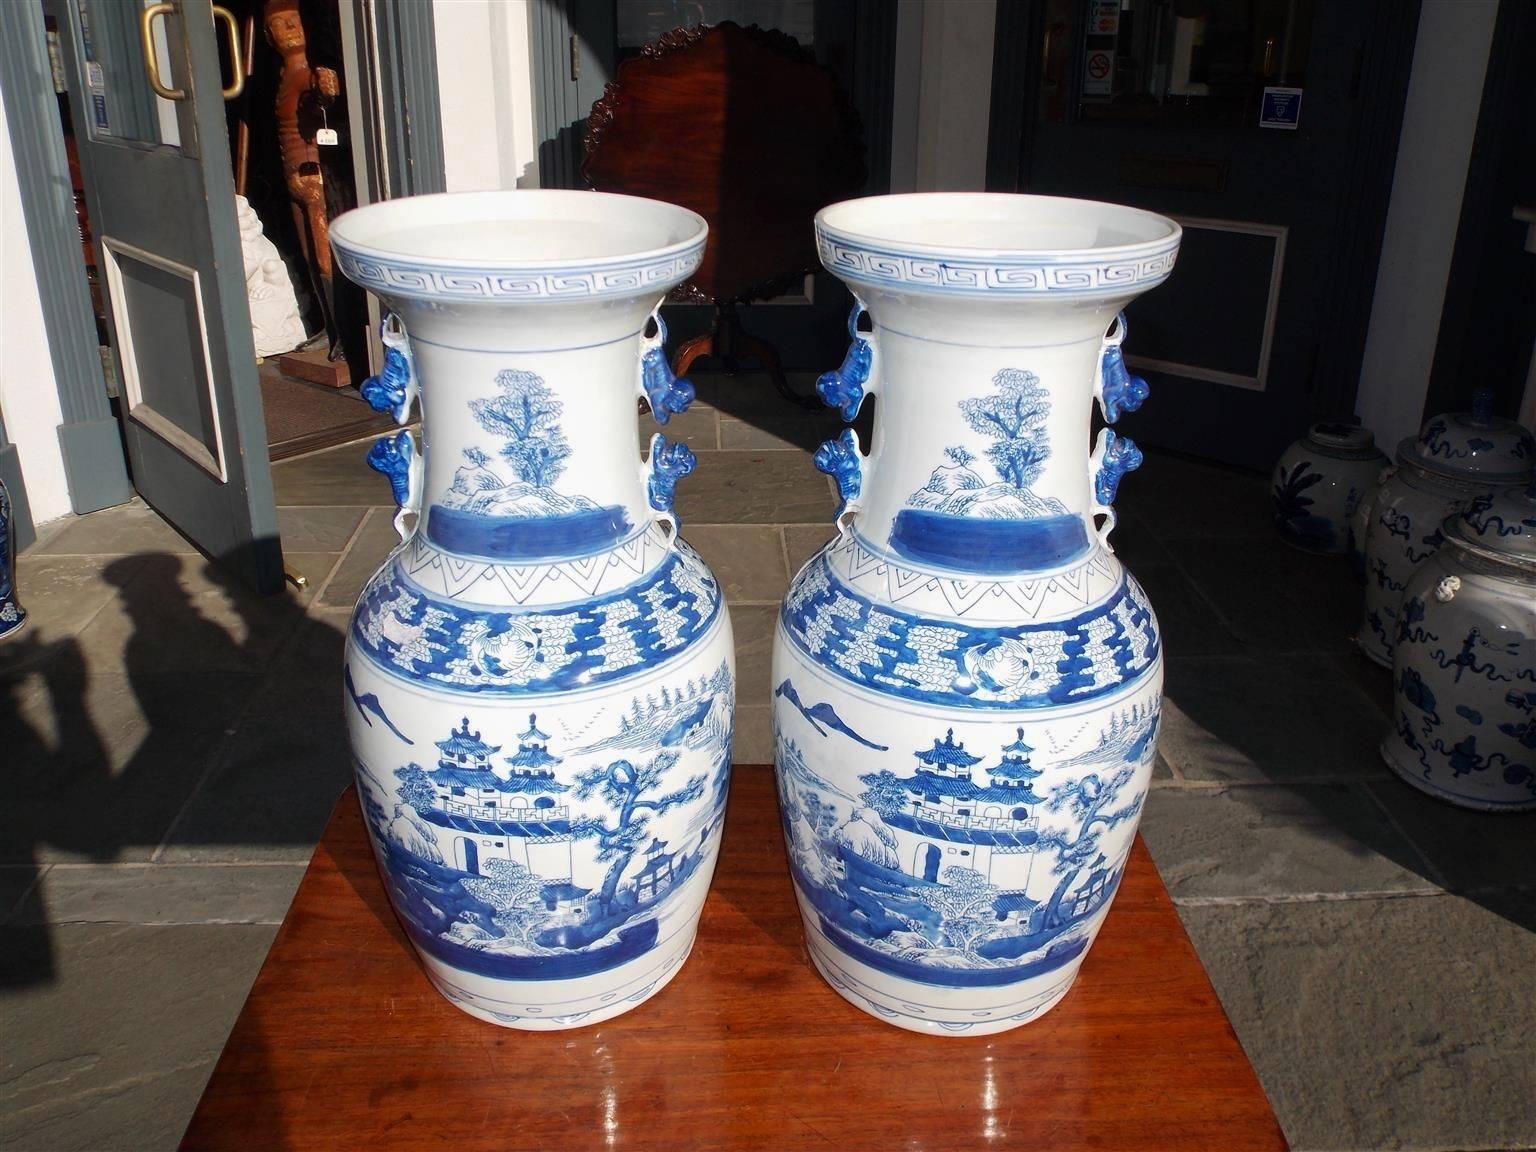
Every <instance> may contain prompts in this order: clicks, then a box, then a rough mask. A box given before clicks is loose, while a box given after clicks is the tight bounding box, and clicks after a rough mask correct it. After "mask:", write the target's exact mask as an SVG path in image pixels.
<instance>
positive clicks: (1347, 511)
mask: <svg viewBox="0 0 1536 1152" xmlns="http://www.w3.org/2000/svg"><path fill="white" fill-rule="evenodd" d="M1386 466H1387V458H1386V456H1384V455H1383V454H1382V452H1381V449H1379V448H1377V447H1376V441H1375V438H1374V437H1372V436H1371V434H1370V432H1369V431H1367V430H1366V429H1364V428H1361V427H1359V426H1357V425H1354V424H1342V423H1338V422H1336V421H1325V422H1323V423H1321V424H1314V425H1312V427H1311V428H1309V429H1307V434H1306V435H1305V436H1303V437H1302V438H1301V439H1300V440H1298V441H1296V442H1295V443H1294V444H1292V445H1291V446H1290V447H1289V448H1287V449H1286V450H1285V451H1284V452H1283V453H1281V455H1280V460H1279V462H1278V463H1276V465H1275V474H1274V478H1273V480H1272V482H1271V484H1270V499H1271V501H1272V503H1273V505H1274V511H1275V528H1276V529H1277V530H1278V531H1279V533H1280V538H1281V539H1282V540H1284V541H1285V542H1286V543H1287V544H1291V545H1293V546H1295V547H1297V548H1300V549H1302V550H1303V551H1306V552H1321V553H1326V554H1329V555H1334V554H1337V555H1343V554H1344V553H1345V552H1348V551H1349V550H1350V546H1351V537H1350V533H1351V528H1350V525H1351V521H1352V519H1353V517H1354V515H1355V509H1356V508H1357V507H1359V505H1360V502H1361V500H1362V499H1363V498H1364V497H1365V496H1366V495H1368V494H1369V493H1371V492H1373V491H1375V489H1376V486H1377V484H1379V483H1380V480H1381V472H1382V469H1383V468H1385V467H1386Z"/></svg>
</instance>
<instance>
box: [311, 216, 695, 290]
mask: <svg viewBox="0 0 1536 1152" xmlns="http://www.w3.org/2000/svg"><path fill="white" fill-rule="evenodd" d="M708 232H709V225H708V224H707V223H706V222H705V220H704V218H703V217H702V216H700V215H699V214H698V213H696V212H692V211H690V210H688V209H687V208H683V207H680V206H678V205H676V204H668V203H665V202H664V201H660V200H647V199H645V198H643V197H639V196H621V195H617V194H613V193H607V192H583V191H573V190H564V189H536V190H535V189H530V190H527V191H515V192H444V193H437V194H433V195H428V196H409V197H403V198H401V199H398V200H385V201H382V202H380V203H378V204H370V205H368V206H367V207H364V208H356V209H353V210H352V211H350V212H347V213H345V214H343V215H341V216H339V217H337V219H336V220H335V221H333V222H332V224H331V227H330V238H331V246H332V248H333V249H334V250H335V252H336V256H337V260H338V262H339V263H340V265H341V270H342V272H343V273H345V274H346V276H347V277H348V278H349V279H351V280H353V281H355V282H356V283H358V284H360V285H361V286H362V287H364V288H367V289H370V290H371V291H374V292H376V293H378V294H379V295H380V296H383V297H385V298H386V299H387V298H390V297H407V298H414V299H433V300H465V301H476V300H486V301H509V302H510V301H520V302H525V303H545V302H559V301H562V300H581V299H615V298H620V297H632V296H636V295H642V294H645V293H658V294H659V293H663V292H666V291H668V290H670V289H671V288H673V287H675V286H676V285H678V284H681V283H682V282H683V281H684V280H686V279H688V277H689V276H691V275H693V273H694V272H695V271H697V270H698V266H699V262H700V261H701V260H702V259H703V255H704V242H705V240H706V238H707V236H708Z"/></svg>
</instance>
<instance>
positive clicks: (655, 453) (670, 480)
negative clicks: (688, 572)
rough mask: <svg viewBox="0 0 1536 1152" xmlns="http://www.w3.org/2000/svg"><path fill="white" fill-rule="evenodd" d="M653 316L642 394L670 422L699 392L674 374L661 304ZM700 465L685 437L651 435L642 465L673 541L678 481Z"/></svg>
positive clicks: (645, 340) (661, 420)
mask: <svg viewBox="0 0 1536 1152" xmlns="http://www.w3.org/2000/svg"><path fill="white" fill-rule="evenodd" d="M651 319H652V320H653V321H655V324H656V335H654V336H645V337H642V339H641V343H640V349H641V350H640V395H641V396H643V397H644V398H645V399H646V400H647V401H648V402H649V403H650V406H651V415H652V416H654V417H655V418H656V423H658V424H666V423H667V422H668V421H670V420H671V419H672V417H673V416H676V415H678V414H680V413H682V412H686V411H688V406H689V405H690V404H692V403H693V401H694V397H695V395H696V394H697V393H696V392H695V390H694V387H693V384H692V382H690V381H689V380H687V379H686V378H684V377H682V376H677V375H674V374H673V372H672V365H671V364H670V363H669V362H668V360H667V348H666V343H667V325H666V321H664V320H662V318H661V305H659V304H658V305H657V306H656V310H655V311H654V312H652V313H651ZM697 466H698V459H697V457H695V456H694V454H693V450H692V449H690V448H689V447H688V445H686V444H684V443H682V442H681V441H679V442H678V443H675V444H674V443H672V442H671V441H669V440H668V439H667V438H666V437H665V436H663V435H662V434H661V433H659V432H658V433H656V434H655V435H654V436H652V437H651V451H650V456H649V457H648V458H647V459H646V461H645V463H644V464H643V465H642V466H641V469H640V471H641V477H642V479H644V481H645V494H646V499H647V500H648V501H649V503H650V505H651V509H652V510H653V511H654V512H656V513H657V516H656V519H657V520H658V521H665V522H666V523H667V525H668V528H669V537H668V543H669V544H670V543H672V542H673V541H675V540H676V539H677V532H678V529H679V528H680V527H681V526H682V521H681V520H680V519H679V518H678V515H677V509H676V502H677V482H678V481H679V480H681V479H682V478H683V477H684V476H687V475H688V474H689V473H691V472H692V471H693V470H694V468H696V467H697Z"/></svg>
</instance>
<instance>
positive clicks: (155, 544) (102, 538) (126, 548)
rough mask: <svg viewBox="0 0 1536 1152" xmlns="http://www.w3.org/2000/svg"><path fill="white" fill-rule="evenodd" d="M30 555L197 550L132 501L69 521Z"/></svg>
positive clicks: (192, 551) (191, 551)
mask: <svg viewBox="0 0 1536 1152" xmlns="http://www.w3.org/2000/svg"><path fill="white" fill-rule="evenodd" d="M32 551H33V554H35V555H39V556H90V555H97V556H118V555H123V554H125V553H129V552H170V553H189V554H195V553H196V552H197V548H196V547H194V546H193V545H192V543H191V542H190V541H188V540H187V538H186V537H184V536H183V535H182V534H181V533H180V532H178V531H176V529H174V528H172V527H171V526H170V525H169V524H167V523H166V522H165V521H164V520H162V519H161V518H160V517H159V515H157V514H156V513H155V511H154V510H153V509H151V508H150V507H149V506H148V505H146V504H145V503H144V501H142V500H139V499H134V500H131V501H129V502H128V503H127V504H119V505H118V506H117V507H115V508H103V509H102V510H101V511H100V512H92V513H90V514H88V515H85V516H77V517H72V518H70V519H69V520H67V521H66V522H65V523H64V524H63V526H62V527H61V528H60V529H59V531H57V532H54V533H51V534H50V535H49V536H48V538H47V540H46V541H40V542H39V543H38V545H37V547H36V548H35V549H33V550H32Z"/></svg>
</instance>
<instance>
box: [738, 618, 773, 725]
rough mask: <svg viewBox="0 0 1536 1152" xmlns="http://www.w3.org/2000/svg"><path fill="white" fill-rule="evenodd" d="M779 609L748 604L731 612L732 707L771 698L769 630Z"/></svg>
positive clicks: (771, 662) (767, 700) (745, 706)
mask: <svg viewBox="0 0 1536 1152" xmlns="http://www.w3.org/2000/svg"><path fill="white" fill-rule="evenodd" d="M778 618H779V610H778V609H777V608H770V607H754V606H751V605H748V606H746V607H742V608H736V609H733V610H732V611H731V630H732V631H733V633H734V634H735V637H736V706H737V707H738V708H749V707H753V706H756V705H765V704H768V703H769V702H770V701H771V700H772V690H773V686H772V682H771V677H772V675H773V630H774V626H775V625H776V624H777V622H778Z"/></svg>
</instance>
